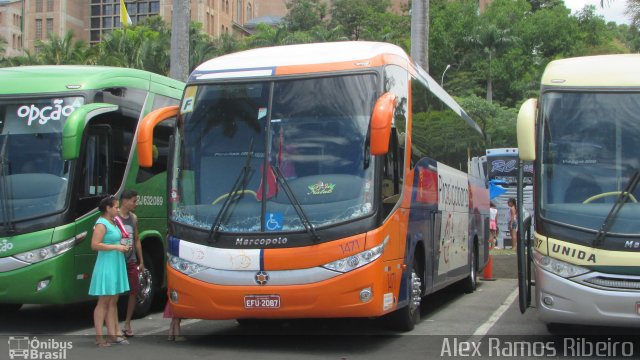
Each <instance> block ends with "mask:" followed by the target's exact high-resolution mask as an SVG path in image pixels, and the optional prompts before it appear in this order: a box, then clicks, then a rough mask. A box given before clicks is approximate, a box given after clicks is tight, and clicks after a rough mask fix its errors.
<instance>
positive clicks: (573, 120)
mask: <svg viewBox="0 0 640 360" xmlns="http://www.w3.org/2000/svg"><path fill="white" fill-rule="evenodd" d="M639 106H640V94H637V93H595V92H593V93H573V92H563V93H555V92H554V93H547V94H545V95H544V98H543V107H542V123H541V124H542V130H543V134H542V136H543V144H544V145H543V149H542V169H541V176H543V177H544V179H543V181H542V183H541V184H542V186H541V194H540V195H541V202H540V207H541V214H542V216H543V217H545V218H547V219H550V220H554V221H558V222H562V223H566V224H571V225H575V226H579V227H582V228H586V229H592V230H598V229H599V227H600V226H601V225H602V223H603V221H604V219H605V218H606V217H607V215H608V214H609V212H610V210H611V208H612V206H613V205H614V204H615V202H616V200H617V199H618V196H619V195H620V193H621V192H623V190H624V188H625V186H626V184H628V183H629V181H630V179H631V177H632V176H633V174H634V173H635V172H636V171H637V170H638V169H639V168H640V147H638V146H637V142H638V139H639V138H640V114H638V112H637V109H638V107H639ZM632 195H633V196H632V197H631V199H629V202H628V203H627V204H626V205H625V206H624V207H623V208H622V209H621V211H620V212H619V213H618V214H617V216H616V219H615V222H614V223H613V225H612V226H611V229H610V232H611V233H619V234H637V233H639V232H640V222H639V221H638V218H637V214H638V213H640V205H639V204H638V203H637V199H640V189H636V190H635V191H634V192H633V193H632ZM585 241H586V239H585Z"/></svg>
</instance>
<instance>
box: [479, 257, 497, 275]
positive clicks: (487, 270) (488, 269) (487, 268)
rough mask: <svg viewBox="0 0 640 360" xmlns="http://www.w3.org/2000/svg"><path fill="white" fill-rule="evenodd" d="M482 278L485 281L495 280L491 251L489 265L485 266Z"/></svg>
mask: <svg viewBox="0 0 640 360" xmlns="http://www.w3.org/2000/svg"><path fill="white" fill-rule="evenodd" d="M482 280H484V281H495V280H496V279H494V278H493V255H491V253H489V261H487V265H486V266H485V267H484V271H483V273H482Z"/></svg>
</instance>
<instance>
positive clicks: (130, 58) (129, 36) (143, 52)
mask: <svg viewBox="0 0 640 360" xmlns="http://www.w3.org/2000/svg"><path fill="white" fill-rule="evenodd" d="M98 46H99V47H100V61H99V64H101V65H108V66H120V67H129V68H134V69H142V70H147V71H151V72H155V73H157V74H161V75H167V73H168V72H169V37H168V33H166V32H158V31H155V30H152V29H151V28H149V27H147V26H145V25H137V26H133V27H127V28H124V29H118V30H114V31H112V32H111V33H110V34H108V35H107V36H106V37H105V38H104V39H103V40H102V42H101V43H100V44H99V45H98Z"/></svg>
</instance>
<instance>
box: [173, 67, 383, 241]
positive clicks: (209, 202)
mask: <svg viewBox="0 0 640 360" xmlns="http://www.w3.org/2000/svg"><path fill="white" fill-rule="evenodd" d="M375 89H376V86H375V75H357V76H339V77H327V78H315V79H298V80H287V81H279V82H274V83H270V82H261V83H249V84H247V83H243V84H229V83H227V84H219V85H218V84H215V85H213V84H212V85H203V86H199V87H198V88H197V89H192V90H190V91H192V93H193V94H194V106H193V111H189V112H185V113H183V114H181V119H180V122H179V127H178V135H177V143H178V146H177V148H178V154H177V157H176V160H177V162H176V163H177V164H179V165H178V167H177V169H176V170H175V171H174V172H173V174H172V178H173V184H174V186H175V188H176V190H177V194H178V201H177V202H174V203H173V208H172V214H171V218H172V220H174V221H178V222H180V223H184V224H187V225H191V226H194V227H198V228H202V229H206V230H209V229H211V228H212V225H216V231H224V232H236V233H237V232H269V231H275V232H277V231H303V230H305V229H306V230H307V231H312V230H310V229H309V226H307V227H305V226H303V224H304V222H305V221H307V220H304V219H305V218H307V219H308V222H309V224H311V226H312V227H314V228H317V227H322V226H326V225H330V224H335V223H340V222H345V221H349V220H352V219H356V218H361V217H363V216H367V215H369V214H371V212H372V211H373V205H372V201H373V199H372V196H371V195H370V194H372V193H373V192H372V191H371V187H372V184H373V169H372V168H370V167H368V166H365V165H364V163H365V161H364V159H365V157H370V155H369V154H365V149H366V147H365V140H366V136H367V129H368V124H369V118H370V112H371V110H372V109H373V104H374V101H375V98H376V90H375ZM196 90H197V91H196ZM270 99H272V103H270ZM250 143H253V150H252V152H251V155H250V156H249V150H248V149H249V144H250ZM245 162H248V165H247V166H246V167H245ZM243 169H245V170H243ZM276 169H277V170H279V172H280V174H281V175H282V176H281V178H282V179H279V177H278V176H276V174H277V170H276ZM239 178H240V179H242V184H240V186H237V187H236V188H235V191H232V189H234V183H235V182H236V181H237V179H239ZM279 180H280V181H279ZM283 180H284V181H283ZM287 185H288V187H289V188H290V189H291V193H290V196H287V193H286V192H285V191H284V189H283V186H287ZM225 202H226V203H227V205H226V206H224V204H225ZM296 203H299V206H300V207H301V208H302V211H296V210H300V209H296V205H295V204H296ZM263 206H264V207H263ZM223 207H226V209H225V210H224V212H223V214H222V215H223V216H221V217H220V218H219V215H220V212H221V210H222V208H223ZM216 219H218V222H219V224H218V222H216V223H215V224H214V221H215V220H216ZM307 225H308V224H307Z"/></svg>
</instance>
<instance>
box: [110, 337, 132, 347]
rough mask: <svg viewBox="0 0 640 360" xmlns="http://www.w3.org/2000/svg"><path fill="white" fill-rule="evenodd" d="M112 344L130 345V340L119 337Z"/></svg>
mask: <svg viewBox="0 0 640 360" xmlns="http://www.w3.org/2000/svg"><path fill="white" fill-rule="evenodd" d="M110 342H111V343H112V344H115V345H129V340H127V339H125V338H123V337H120V336H118V337H117V338H115V339H113V340H111V341H110Z"/></svg>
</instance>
